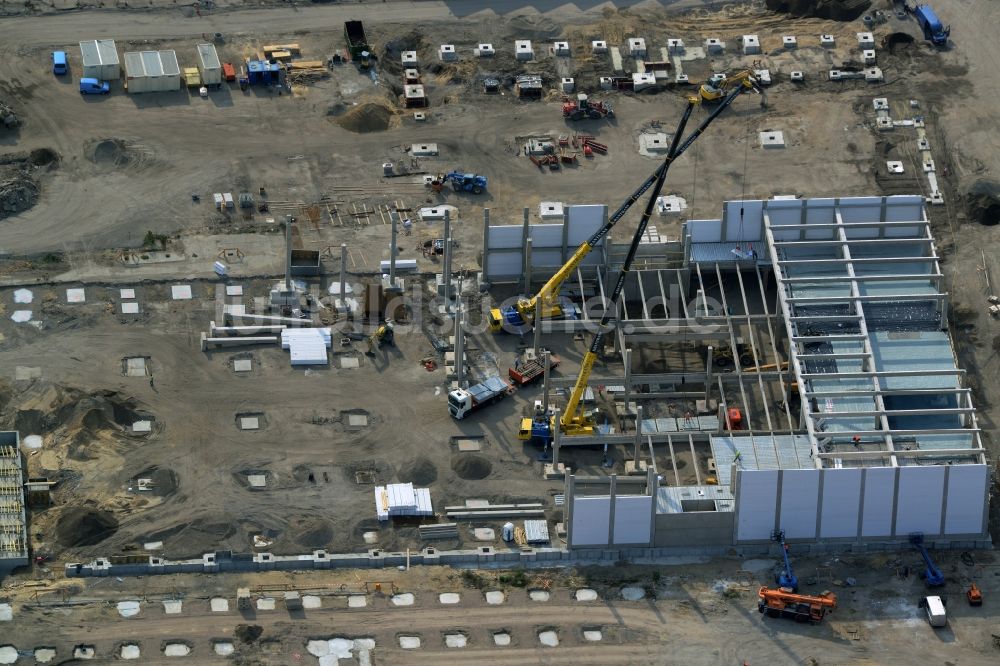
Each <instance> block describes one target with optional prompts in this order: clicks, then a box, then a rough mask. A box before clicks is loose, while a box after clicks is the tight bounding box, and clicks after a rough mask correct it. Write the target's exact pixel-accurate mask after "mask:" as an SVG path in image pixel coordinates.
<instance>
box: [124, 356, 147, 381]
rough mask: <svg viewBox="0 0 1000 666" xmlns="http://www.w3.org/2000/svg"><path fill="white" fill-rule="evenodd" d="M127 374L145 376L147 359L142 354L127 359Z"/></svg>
mask: <svg viewBox="0 0 1000 666" xmlns="http://www.w3.org/2000/svg"><path fill="white" fill-rule="evenodd" d="M125 374H126V375H128V376H129V377H145V376H146V359H144V358H142V357H141V356H138V357H135V358H127V359H125Z"/></svg>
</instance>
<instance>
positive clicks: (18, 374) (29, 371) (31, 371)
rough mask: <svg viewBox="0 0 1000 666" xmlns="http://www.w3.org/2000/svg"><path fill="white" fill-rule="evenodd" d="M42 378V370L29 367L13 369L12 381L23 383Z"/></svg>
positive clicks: (20, 366) (21, 366)
mask: <svg viewBox="0 0 1000 666" xmlns="http://www.w3.org/2000/svg"><path fill="white" fill-rule="evenodd" d="M41 376H42V369H41V368H36V367H32V366H29V365H19V366H17V367H16V368H14V379H16V380H17V381H24V380H27V379H38V378H40V377H41Z"/></svg>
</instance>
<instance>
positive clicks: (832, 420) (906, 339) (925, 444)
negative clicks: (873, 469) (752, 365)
mask: <svg viewBox="0 0 1000 666" xmlns="http://www.w3.org/2000/svg"><path fill="white" fill-rule="evenodd" d="M745 204H746V208H747V210H750V211H752V217H753V218H754V219H755V218H756V216H757V212H758V211H759V218H760V221H761V223H762V225H763V229H762V231H763V238H764V240H765V241H766V244H767V251H768V255H769V256H770V259H771V262H772V263H773V265H774V268H775V277H776V278H777V281H778V297H779V301H780V304H781V309H782V314H783V315H784V322H785V327H786V331H787V335H788V338H789V340H790V341H791V344H790V351H791V362H792V367H793V369H794V372H795V377H796V381H797V386H798V391H799V395H800V397H801V399H802V404H803V405H805V406H806V410H805V411H806V428H807V431H808V437H809V441H810V445H811V448H812V452H813V456H814V457H815V458H816V459H817V460H819V461H820V463H821V464H822V465H823V466H834V467H846V466H867V465H869V464H871V463H876V464H879V465H888V466H894V467H895V466H899V465H912V464H941V463H942V462H943V461H947V462H949V463H962V462H972V463H980V464H981V463H983V462H985V455H984V451H983V448H982V442H981V439H980V435H979V426H978V423H977V420H976V413H975V408H974V407H973V405H972V398H971V391H969V390H968V389H967V388H965V387H964V386H963V381H962V379H963V377H962V376H963V372H962V370H960V369H959V368H958V367H957V365H956V358H955V353H954V351H953V349H952V344H951V339H950V337H949V336H948V334H947V333H946V332H945V329H946V327H947V319H948V301H947V294H945V293H944V292H943V285H942V283H943V277H944V276H943V275H942V273H941V270H940V265H939V259H938V256H937V250H936V248H935V243H934V238H933V236H932V234H931V230H930V224H929V222H928V220H927V216H926V214H925V212H924V208H923V199H922V198H921V197H912V196H903V197H848V198H840V199H802V200H772V201H760V202H745ZM722 226H723V229H724V228H725V222H723V223H722ZM753 226H754V225H753V220H752V221H751V225H750V227H751V229H752V228H753Z"/></svg>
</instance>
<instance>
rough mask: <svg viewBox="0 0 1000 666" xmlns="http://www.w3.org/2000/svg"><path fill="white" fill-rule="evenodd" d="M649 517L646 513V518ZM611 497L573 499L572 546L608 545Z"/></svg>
mask: <svg viewBox="0 0 1000 666" xmlns="http://www.w3.org/2000/svg"><path fill="white" fill-rule="evenodd" d="M648 519H649V517H648V515H647V520H648ZM610 521H611V497H609V496H607V495H605V496H603V497H577V498H576V499H574V500H573V532H572V534H571V538H572V540H573V543H572V545H573V546H606V545H608V527H609V525H610Z"/></svg>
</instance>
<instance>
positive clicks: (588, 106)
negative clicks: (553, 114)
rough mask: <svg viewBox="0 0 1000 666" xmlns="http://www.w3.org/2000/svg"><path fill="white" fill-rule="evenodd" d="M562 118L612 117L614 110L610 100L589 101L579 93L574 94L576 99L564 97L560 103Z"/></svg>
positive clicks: (598, 118) (597, 118) (593, 118)
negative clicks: (561, 103)
mask: <svg viewBox="0 0 1000 666" xmlns="http://www.w3.org/2000/svg"><path fill="white" fill-rule="evenodd" d="M562 114H563V118H566V119H568V120H584V119H585V118H589V119H591V120H600V119H601V118H614V116H615V110H614V108H613V107H612V106H611V103H610V102H591V101H590V99H589V98H588V97H587V96H586V95H584V94H583V93H580V94H579V95H577V96H576V101H575V102H574V101H572V100H570V99H565V100H564V101H563V105H562Z"/></svg>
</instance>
